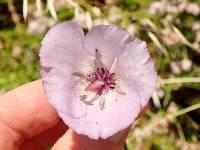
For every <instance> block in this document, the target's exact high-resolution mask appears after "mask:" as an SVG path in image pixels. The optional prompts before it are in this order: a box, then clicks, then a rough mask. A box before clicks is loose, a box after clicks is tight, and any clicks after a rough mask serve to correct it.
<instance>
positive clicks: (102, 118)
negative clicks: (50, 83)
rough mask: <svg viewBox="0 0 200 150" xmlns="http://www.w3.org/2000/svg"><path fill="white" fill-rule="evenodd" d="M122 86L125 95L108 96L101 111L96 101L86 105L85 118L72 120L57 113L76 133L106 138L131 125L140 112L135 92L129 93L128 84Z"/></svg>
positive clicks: (139, 103) (93, 137)
mask: <svg viewBox="0 0 200 150" xmlns="http://www.w3.org/2000/svg"><path fill="white" fill-rule="evenodd" d="M123 84H124V85H122V87H123V89H124V90H125V91H126V92H127V94H125V95H119V94H118V95H117V96H116V97H115V96H111V97H109V96H108V98H107V99H106V101H105V108H104V109H103V110H101V109H100V108H99V105H98V102H99V101H98V102H97V103H96V104H95V105H88V106H87V115H86V117H82V118H80V119H74V118H72V117H70V116H69V115H67V114H65V113H63V112H58V113H59V115H60V116H61V117H62V118H63V120H64V122H65V123H66V124H68V125H69V126H70V127H71V128H72V129H74V130H75V131H76V132H77V133H79V134H84V135H87V136H89V137H90V138H92V139H98V138H99V137H100V138H102V139H105V138H108V137H110V136H112V135H114V134H115V133H118V132H119V131H121V130H123V129H125V128H127V127H128V126H129V125H131V123H133V121H134V120H135V119H136V117H137V116H138V114H139V112H140V110H141V102H140V100H139V99H138V98H139V95H138V93H137V92H136V90H135V91H130V90H131V89H130V88H127V87H129V86H128V85H127V84H128V83H123Z"/></svg>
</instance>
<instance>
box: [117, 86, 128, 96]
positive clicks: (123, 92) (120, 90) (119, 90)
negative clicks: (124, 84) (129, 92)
mask: <svg viewBox="0 0 200 150" xmlns="http://www.w3.org/2000/svg"><path fill="white" fill-rule="evenodd" d="M116 92H117V93H118V94H120V95H126V92H125V91H123V90H122V89H120V88H119V87H116Z"/></svg>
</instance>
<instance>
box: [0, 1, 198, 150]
mask: <svg viewBox="0 0 200 150" xmlns="http://www.w3.org/2000/svg"><path fill="white" fill-rule="evenodd" d="M199 18H200V1H199V0H160V1H154V0H56V3H54V1H53V0H47V1H42V0H36V1H33V0H32V1H31V0H30V1H28V0H23V1H18V0H0V91H1V92H4V91H7V90H10V89H13V88H15V87H17V86H19V85H22V84H24V83H27V82H30V81H33V80H36V79H39V78H40V74H39V68H40V66H39V57H38V54H39V49H40V42H41V40H42V38H43V36H44V34H45V32H46V31H47V30H48V28H49V27H51V26H53V25H54V24H56V23H57V22H61V21H64V20H72V19H73V20H75V21H77V22H78V23H80V24H81V25H82V26H83V28H84V29H85V31H86V32H87V31H88V30H90V29H91V27H92V26H95V25H98V24H111V23H114V24H117V25H119V26H121V27H122V28H124V29H126V30H127V31H128V32H130V34H132V36H135V37H138V38H141V39H143V40H145V41H146V42H147V44H148V48H149V51H150V54H151V56H152V58H153V60H154V63H155V67H156V70H157V72H158V75H159V80H158V87H157V89H156V91H155V92H154V94H153V96H152V98H151V100H150V103H151V104H150V106H149V109H148V110H147V111H146V113H145V115H144V116H143V117H142V118H141V119H139V120H138V121H137V122H136V124H135V125H134V127H133V129H132V131H131V132H130V134H129V138H128V139H127V147H128V149H129V150H197V149H198V148H199V147H200V144H199V142H198V141H199V140H200V117H199V116H200V109H199V108H200V21H199Z"/></svg>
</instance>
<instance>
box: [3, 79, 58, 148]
mask: <svg viewBox="0 0 200 150" xmlns="http://www.w3.org/2000/svg"><path fill="white" fill-rule="evenodd" d="M58 122H59V117H58V115H57V113H56V111H55V110H54V109H53V108H52V107H51V105H50V104H49V103H48V102H47V100H46V98H45V96H44V92H43V88H42V82H41V81H40V80H37V81H34V82H31V83H28V84H26V85H23V86H21V87H19V88H16V89H15V90H12V91H10V92H7V93H5V94H3V96H1V97H0V123H2V124H4V125H5V126H6V127H7V128H9V129H8V130H9V132H10V134H12V135H15V136H14V137H12V140H14V142H15V143H18V144H19V143H20V142H22V141H23V140H25V139H29V138H31V137H33V136H35V135H37V134H39V133H41V132H42V131H44V130H46V129H48V128H51V127H53V126H55V125H56V124H58Z"/></svg>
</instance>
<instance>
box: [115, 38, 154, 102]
mask: <svg viewBox="0 0 200 150" xmlns="http://www.w3.org/2000/svg"><path fill="white" fill-rule="evenodd" d="M127 44H128V45H127V47H126V49H125V50H124V52H123V54H122V55H121V56H120V57H119V61H118V66H117V67H118V68H117V69H118V70H117V71H118V74H119V75H120V77H121V79H122V80H125V81H129V83H130V88H137V89H138V92H139V94H140V97H141V101H142V106H145V105H146V104H147V102H148V100H149V98H150V96H151V95H152V93H153V91H154V90H155V87H156V81H157V74H156V72H155V69H154V65H153V62H152V60H151V58H150V55H149V53H148V51H147V45H146V43H145V42H143V41H140V40H138V39H134V40H130V41H129V43H127Z"/></svg>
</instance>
